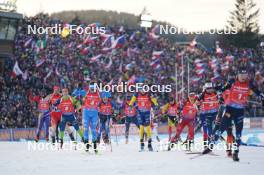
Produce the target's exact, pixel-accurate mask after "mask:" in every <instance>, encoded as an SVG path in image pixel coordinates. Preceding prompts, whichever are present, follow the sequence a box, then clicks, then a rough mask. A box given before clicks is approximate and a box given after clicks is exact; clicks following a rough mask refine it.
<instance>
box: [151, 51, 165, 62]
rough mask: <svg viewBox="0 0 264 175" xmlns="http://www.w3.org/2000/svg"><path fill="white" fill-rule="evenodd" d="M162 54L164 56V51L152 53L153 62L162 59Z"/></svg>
mask: <svg viewBox="0 0 264 175" xmlns="http://www.w3.org/2000/svg"><path fill="white" fill-rule="evenodd" d="M162 54H163V51H153V52H152V60H155V59H157V58H160V57H161V55H162Z"/></svg>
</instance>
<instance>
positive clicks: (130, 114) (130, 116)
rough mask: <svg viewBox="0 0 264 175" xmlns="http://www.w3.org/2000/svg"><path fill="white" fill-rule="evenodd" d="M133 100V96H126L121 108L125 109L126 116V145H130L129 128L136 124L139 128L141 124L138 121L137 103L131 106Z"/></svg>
mask: <svg viewBox="0 0 264 175" xmlns="http://www.w3.org/2000/svg"><path fill="white" fill-rule="evenodd" d="M131 98H132V95H131V94H127V95H126V99H125V101H124V102H123V104H122V105H121V107H120V108H122V109H123V115H124V116H125V126H126V129H125V137H126V144H127V143H128V137H129V128H130V125H131V123H134V124H135V125H136V126H137V127H138V128H139V123H138V119H137V109H136V103H134V105H133V106H130V105H129V102H130V100H131Z"/></svg>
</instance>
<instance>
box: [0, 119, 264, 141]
mask: <svg viewBox="0 0 264 175" xmlns="http://www.w3.org/2000/svg"><path fill="white" fill-rule="evenodd" d="M154 128H156V129H157V132H158V134H167V133H168V128H167V125H166V124H160V125H156V124H155V125H154ZM244 128H245V129H251V128H254V129H264V117H263V118H245V119H244ZM174 131H175V130H174ZM110 132H111V135H117V136H123V135H125V125H124V124H117V125H112V128H111V129H110ZM35 133H36V128H10V129H0V141H19V140H21V139H24V140H33V139H34V137H35ZM129 134H130V135H137V134H138V128H137V127H136V126H135V125H131V127H130V130H129ZM41 139H44V133H43V131H42V132H41Z"/></svg>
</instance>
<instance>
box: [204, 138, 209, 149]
mask: <svg viewBox="0 0 264 175" xmlns="http://www.w3.org/2000/svg"><path fill="white" fill-rule="evenodd" d="M203 147H204V149H206V148H207V147H208V139H203Z"/></svg>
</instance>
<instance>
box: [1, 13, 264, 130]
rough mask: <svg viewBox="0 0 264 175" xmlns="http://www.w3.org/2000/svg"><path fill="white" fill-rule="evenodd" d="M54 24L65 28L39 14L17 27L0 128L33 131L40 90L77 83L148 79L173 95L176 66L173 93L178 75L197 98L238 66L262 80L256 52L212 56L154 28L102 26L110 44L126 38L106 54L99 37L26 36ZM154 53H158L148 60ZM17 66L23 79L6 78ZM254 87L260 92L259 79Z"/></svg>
mask: <svg viewBox="0 0 264 175" xmlns="http://www.w3.org/2000/svg"><path fill="white" fill-rule="evenodd" d="M54 24H65V23H63V21H60V20H58V19H52V18H50V17H49V16H48V15H38V16H35V17H30V18H28V17H25V18H24V19H23V22H22V25H21V26H19V29H18V32H17V35H16V38H15V43H14V47H15V51H14V55H13V57H12V58H11V59H7V60H6V63H5V73H4V75H3V77H0V128H28V127H35V126H36V123H37V101H38V100H39V94H40V91H43V90H45V91H46V93H47V94H49V93H51V92H52V87H53V86H54V85H58V86H60V87H61V88H63V87H67V88H68V89H69V90H70V92H72V91H73V90H74V89H75V88H77V86H78V85H79V84H80V83H82V85H83V86H85V85H86V83H87V82H89V81H90V80H96V81H100V82H103V83H113V84H118V83H120V82H121V81H130V82H131V81H133V82H134V81H144V80H147V82H148V83H150V84H161V85H166V84H171V85H172V87H173V90H175V89H176V88H175V80H176V77H175V65H176V66H177V69H178V75H177V79H178V87H177V88H178V91H181V92H183V93H185V95H186V93H187V88H184V89H181V79H182V78H181V77H182V76H183V77H184V78H183V80H184V84H185V87H186V86H187V81H188V80H189V81H190V89H191V90H195V91H197V93H198V92H199V91H200V90H201V87H202V85H203V83H204V81H206V80H208V79H210V80H212V81H215V80H216V79H219V80H220V81H222V80H226V79H227V77H228V75H230V74H235V72H236V71H237V69H238V68H239V67H240V65H241V64H244V65H246V67H247V69H248V70H249V72H250V78H251V79H252V80H253V78H254V77H255V74H256V73H257V72H258V73H260V75H261V74H263V70H264V58H263V54H261V50H260V49H259V50H253V49H247V50H239V49H236V48H232V47H230V48H228V49H224V48H222V50H221V52H222V53H216V52H215V51H212V50H211V51H208V50H203V49H199V48H197V47H196V46H187V47H183V46H180V45H177V44H175V43H172V42H170V41H169V40H168V39H166V38H164V37H161V36H159V35H158V34H157V33H155V30H153V29H152V30H149V31H146V30H145V29H134V30H132V29H126V28H124V27H123V26H106V29H107V33H106V34H107V36H109V35H112V36H113V37H112V40H114V39H116V38H118V37H119V36H122V35H124V36H125V38H126V41H125V43H124V44H123V45H122V46H121V47H119V48H114V49H111V42H110V45H109V44H108V43H105V44H102V43H103V42H104V41H105V38H104V37H103V36H100V35H95V36H89V37H90V39H89V41H87V40H86V39H87V38H88V36H85V35H78V34H71V35H68V36H66V37H62V35H61V34H57V35H55V34H47V35H38V34H28V33H27V26H28V25H32V26H33V25H36V26H42V27H47V26H53V25H54ZM82 25H84V24H82ZM85 25H88V24H85ZM214 50H215V49H214ZM156 51H157V52H160V51H162V53H161V54H160V55H159V56H156V57H154V58H153V52H156ZM98 55H100V57H98V59H96V61H91V58H93V57H95V56H98ZM231 56H232V57H231ZM227 58H230V59H231V60H227ZM212 60H217V65H216V67H217V68H212V67H211V62H212ZM16 61H17V63H18V65H19V67H20V69H21V70H22V71H23V73H24V74H23V76H22V75H20V76H16V77H11V73H12V69H13V66H14V64H15V62H16ZM188 61H189V66H190V67H189V68H190V69H189V73H188V71H187V66H188ZM227 61H228V63H227ZM182 63H183V64H182ZM197 63H201V65H202V69H204V71H202V72H200V69H201V68H200V67H199V66H198V67H199V68H197V65H196V64H197ZM227 64H228V65H227ZM197 69H198V70H197ZM183 70H184V71H183ZM188 75H189V78H187V77H188ZM215 76H217V77H215ZM214 78H216V79H214ZM216 81H218V80H216ZM255 83H256V84H257V85H258V86H259V87H262V88H263V79H260V80H258V81H257V82H255ZM262 90H263V89H262ZM124 95H125V94H123V93H117V92H116V93H113V95H112V96H113V98H114V100H116V101H117V102H120V101H122V99H123V98H124ZM155 95H156V96H157V97H158V100H159V103H160V104H161V105H162V104H164V102H165V100H166V97H167V96H168V94H166V93H156V94H155Z"/></svg>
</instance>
